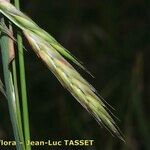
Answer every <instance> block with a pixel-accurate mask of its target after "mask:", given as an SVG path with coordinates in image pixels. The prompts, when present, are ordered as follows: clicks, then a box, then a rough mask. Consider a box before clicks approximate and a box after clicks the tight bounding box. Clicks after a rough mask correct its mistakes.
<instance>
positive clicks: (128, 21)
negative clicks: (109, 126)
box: [0, 0, 150, 150]
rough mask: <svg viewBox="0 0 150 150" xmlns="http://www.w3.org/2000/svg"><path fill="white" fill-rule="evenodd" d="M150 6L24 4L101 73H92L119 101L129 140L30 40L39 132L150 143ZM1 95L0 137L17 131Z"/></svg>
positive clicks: (115, 143)
mask: <svg viewBox="0 0 150 150" xmlns="http://www.w3.org/2000/svg"><path fill="white" fill-rule="evenodd" d="M149 6H150V2H149V1H148V0H147V1H146V0H145V1H140V0H132V1H129V0H127V1H112V0H110V1H104V0H103V1H102V0H101V1H98V0H92V1H90V0H59V1H56V0H44V1H43V2H42V3H41V1H40V0H32V1H25V0H22V1H21V8H22V10H23V11H24V12H25V13H26V14H28V15H29V16H31V18H32V19H33V20H34V21H35V22H36V23H38V24H39V25H40V26H41V27H42V28H44V29H45V30H46V31H48V32H49V33H51V34H52V35H53V36H54V37H55V38H56V39H57V40H58V41H59V42H61V43H62V44H63V45H64V47H66V48H67V49H69V50H70V51H71V52H72V53H73V54H74V55H75V56H77V57H78V58H79V59H80V60H82V61H83V62H84V64H85V65H86V66H87V68H89V70H90V71H91V72H92V73H93V74H94V76H95V78H96V79H92V78H90V77H89V76H88V75H85V77H86V78H87V79H88V80H89V81H90V82H91V83H92V84H93V85H94V86H95V87H96V88H97V89H98V91H100V92H99V93H100V94H101V95H102V96H103V97H104V98H105V99H106V100H107V102H108V103H109V104H111V105H112V106H113V107H114V108H115V109H116V111H114V113H115V114H116V116H117V117H118V118H119V119H120V120H121V121H118V125H119V126H120V128H121V130H122V131H123V133H124V135H125V138H126V141H127V143H126V144H124V143H123V142H120V141H119V140H118V139H116V138H113V137H112V136H111V135H110V134H109V133H108V132H107V131H106V130H104V129H101V128H100V127H99V126H98V124H97V123H96V121H95V120H94V119H93V118H92V117H91V116H90V115H89V114H88V113H87V112H86V110H84V109H83V108H82V106H80V104H78V102H76V101H75V100H74V98H73V97H72V96H71V95H70V94H69V93H68V92H67V91H66V90H64V89H63V88H62V87H61V86H60V84H59V82H58V81H57V80H56V79H55V77H54V76H53V75H52V74H51V73H50V71H49V70H48V69H47V68H46V66H45V65H44V64H43V63H40V62H39V60H38V58H37V57H36V56H35V55H34V54H33V53H32V51H31V50H30V49H31V48H30V47H29V46H28V43H27V42H26V47H27V49H28V51H27V52H25V60H26V73H27V75H26V76H27V89H28V100H29V112H30V127H31V138H32V139H34V140H47V139H52V140H57V139H58V140H61V139H94V140H95V145H94V146H93V147H91V148H88V147H85V148H82V149H92V150H100V149H102V150H116V149H119V150H148V149H150V145H149V143H148V142H149V134H148V133H150V121H149V113H150V111H149V106H150V101H149V99H150V94H149V90H150V78H149V76H150V72H149V56H150V52H149V48H150V45H149V40H150V38H149V36H150V32H149V26H148V19H149V15H150V14H149ZM0 69H1V70H2V68H0ZM0 99H1V105H0V139H11V138H12V137H13V135H12V128H11V123H10V118H9V115H8V106H7V102H6V100H5V98H4V97H3V96H2V95H0ZM40 149H46V147H43V148H42V147H41V148H40ZM47 149H49V148H47ZM56 149H58V148H56ZM67 149H69V147H68V148H67ZM70 149H73V148H71V147H70ZM80 149H81V148H80Z"/></svg>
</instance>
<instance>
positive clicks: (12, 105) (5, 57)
mask: <svg viewBox="0 0 150 150" xmlns="http://www.w3.org/2000/svg"><path fill="white" fill-rule="evenodd" d="M1 21H2V22H3V19H1ZM0 43H1V51H2V64H3V71H4V80H5V87H6V95H7V100H8V107H9V113H10V119H11V122H12V127H13V132H14V136H15V141H16V146H17V150H24V145H23V144H22V143H20V142H22V135H21V130H20V128H19V122H18V117H17V108H16V99H15V94H14V88H13V82H12V75H11V72H10V70H9V67H8V66H9V40H8V37H7V36H2V37H1V40H0Z"/></svg>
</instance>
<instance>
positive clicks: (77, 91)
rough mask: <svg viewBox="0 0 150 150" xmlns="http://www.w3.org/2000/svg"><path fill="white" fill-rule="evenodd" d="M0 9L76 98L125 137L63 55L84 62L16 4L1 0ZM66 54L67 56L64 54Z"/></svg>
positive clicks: (90, 111) (111, 128) (93, 114)
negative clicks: (17, 7) (15, 5)
mask: <svg viewBox="0 0 150 150" xmlns="http://www.w3.org/2000/svg"><path fill="white" fill-rule="evenodd" d="M0 12H1V13H3V14H4V15H5V16H6V17H7V18H8V19H9V20H10V21H12V22H13V23H14V24H15V25H16V26H18V27H19V28H20V29H21V30H22V31H23V33H24V35H25V37H26V38H27V39H28V41H29V43H30V45H31V46H32V48H33V50H34V51H35V53H36V54H37V55H38V57H39V58H41V60H42V61H43V62H44V63H45V64H46V65H47V66H48V68H49V69H50V71H51V72H52V73H53V74H54V75H55V76H56V78H57V79H58V80H59V81H60V83H61V84H62V85H63V86H64V87H65V88H66V89H67V90H68V91H69V92H70V93H71V94H72V95H73V96H74V97H75V98H76V100H77V101H78V102H79V103H80V104H81V105H82V106H83V107H84V108H85V109H86V110H87V111H88V112H89V113H90V114H91V115H92V116H93V117H94V118H95V119H96V120H97V122H98V123H99V124H102V125H104V126H105V127H106V128H107V129H108V130H109V131H110V132H111V133H112V134H114V135H116V136H118V137H119V138H120V139H121V140H123V138H122V136H121V134H120V132H119V129H118V127H117V126H116V124H115V122H114V120H113V119H112V117H111V116H110V115H109V113H108V112H107V111H106V106H105V104H104V103H103V102H102V100H101V98H99V97H98V96H97V94H96V90H95V89H94V87H93V86H91V85H90V84H89V83H88V82H87V81H86V80H85V79H84V78H83V77H82V76H81V75H80V74H79V73H78V72H77V71H76V70H75V69H74V67H73V66H72V65H71V64H69V63H68V62H67V61H66V60H65V59H64V57H63V56H66V57H67V58H69V59H71V60H72V61H73V62H74V63H76V64H77V65H79V66H80V67H81V68H83V66H82V65H81V64H80V63H78V62H77V60H76V59H75V58H74V57H73V56H72V55H71V54H70V53H69V52H68V51H67V50H66V49H64V48H63V47H62V46H61V45H60V44H59V43H58V42H57V41H56V40H55V39H54V38H53V37H51V36H50V35H49V34H48V33H47V32H46V31H44V30H43V29H41V28H40V27H39V26H38V25H36V24H35V23H34V22H33V21H32V20H31V19H30V18H29V17H27V16H26V15H24V14H23V13H22V12H20V11H19V10H17V9H16V8H15V7H14V6H13V5H11V4H9V3H7V2H3V1H2V0H0ZM62 55H63V56H62Z"/></svg>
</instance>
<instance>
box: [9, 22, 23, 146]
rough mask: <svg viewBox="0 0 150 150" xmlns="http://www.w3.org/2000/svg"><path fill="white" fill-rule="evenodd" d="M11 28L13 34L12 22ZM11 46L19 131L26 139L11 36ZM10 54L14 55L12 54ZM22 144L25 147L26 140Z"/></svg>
mask: <svg viewBox="0 0 150 150" xmlns="http://www.w3.org/2000/svg"><path fill="white" fill-rule="evenodd" d="M9 29H10V31H11V32H12V34H13V30H12V26H11V23H10V25H9ZM9 46H10V47H9V51H11V53H10V52H9V59H12V60H9V62H10V61H11V66H12V77H13V85H14V92H15V100H16V115H17V119H18V127H19V131H20V136H21V139H22V141H24V135H23V130H22V118H21V111H20V102H19V94H18V83H17V70H16V57H15V49H14V43H13V40H12V39H10V38H9ZM10 54H11V55H12V56H10ZM10 57H11V58H10ZM13 57H14V58H13ZM22 144H23V146H24V148H25V145H24V142H23V143H22Z"/></svg>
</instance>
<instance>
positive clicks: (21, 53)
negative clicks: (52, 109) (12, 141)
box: [14, 0, 31, 150]
mask: <svg viewBox="0 0 150 150" xmlns="http://www.w3.org/2000/svg"><path fill="white" fill-rule="evenodd" d="M14 3H15V6H16V7H17V8H18V9H19V8H20V6H19V0H15V1H14ZM17 43H18V55H19V69H20V84H21V98H22V106H23V125H24V136H25V145H26V149H27V150H31V146H30V145H27V144H26V141H27V140H30V129H29V115H28V102H27V90H26V77H25V65H24V51H23V44H22V37H21V35H20V34H19V33H18V34H17Z"/></svg>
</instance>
